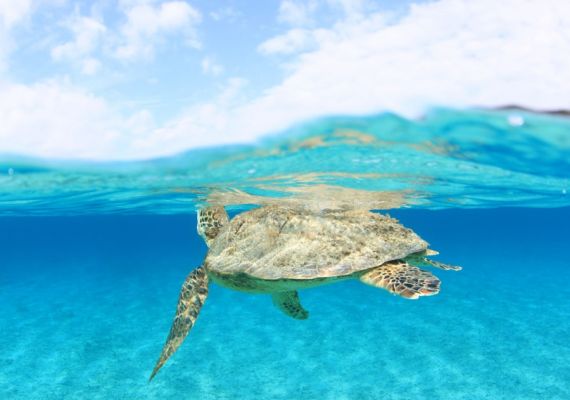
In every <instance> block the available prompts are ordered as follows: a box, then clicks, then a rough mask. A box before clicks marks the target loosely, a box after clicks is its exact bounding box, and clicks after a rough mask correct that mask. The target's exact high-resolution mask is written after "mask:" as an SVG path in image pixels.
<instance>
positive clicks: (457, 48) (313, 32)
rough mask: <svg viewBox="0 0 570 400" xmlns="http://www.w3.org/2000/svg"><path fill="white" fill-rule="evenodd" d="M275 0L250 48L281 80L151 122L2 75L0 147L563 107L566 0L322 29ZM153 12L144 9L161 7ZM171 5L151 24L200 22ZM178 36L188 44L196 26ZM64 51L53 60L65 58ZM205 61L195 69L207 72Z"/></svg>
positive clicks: (227, 92) (217, 139) (181, 139)
mask: <svg viewBox="0 0 570 400" xmlns="http://www.w3.org/2000/svg"><path fill="white" fill-rule="evenodd" d="M285 3H286V5H285V6H283V5H282V7H281V14H280V15H279V18H280V19H281V20H282V21H286V22H287V23H289V24H292V25H291V26H290V27H288V28H286V30H285V31H284V32H283V34H282V35H280V36H277V37H273V38H268V39H267V41H265V42H264V43H261V44H260V47H259V50H260V51H262V52H264V53H265V54H267V56H268V57H276V56H277V57H285V58H284V59H283V62H284V63H286V64H287V68H288V69H287V76H286V77H285V79H284V80H283V81H282V82H281V83H280V84H277V85H275V86H273V87H269V88H267V89H266V90H265V91H264V92H263V93H261V94H258V95H257V96H253V97H251V96H250V97H246V96H245V94H244V92H243V90H242V89H243V88H244V87H246V82H245V81H244V80H243V79H236V78H233V79H232V78H230V79H228V80H227V81H226V83H225V85H224V87H222V88H220V91H219V92H218V93H217V94H215V95H214V96H213V97H212V98H211V99H209V100H208V101H204V102H201V103H199V104H191V105H188V107H186V108H185V109H184V110H183V111H181V112H180V114H179V116H178V117H177V118H174V119H173V120H171V121H169V122H167V123H166V124H164V125H162V126H156V125H155V123H154V121H153V117H152V115H151V113H150V112H149V111H147V110H144V109H141V110H138V111H136V112H134V113H133V114H132V115H122V114H120V113H118V112H117V111H115V110H114V108H113V106H112V105H111V104H110V103H109V102H107V101H106V100H105V99H104V98H99V97H96V96H94V95H92V94H90V93H88V92H86V91H84V90H81V89H80V88H77V87H74V86H73V85H71V84H69V83H68V82H65V81H64V80H63V81H62V80H55V81H49V82H43V83H40V84H35V85H19V84H14V83H9V82H4V83H0V121H2V123H1V126H0V152H12V153H23V154H29V155H35V156H40V157H58V158H90V159H132V158H147V157H153V156H162V155H167V154H172V153H175V152H179V151H183V150H186V149H188V148H192V147H200V146H209V145H217V144H222V143H237V142H245V141H251V140H254V139H255V138H257V137H259V136H260V135H262V134H265V133H269V132H275V131H278V130H281V129H284V128H286V127H287V126H289V125H291V124H293V123H296V122H299V121H303V120H307V119H310V118H315V117H319V116H323V115H330V114H338V113H342V114H365V113H374V112H379V111H393V112H396V113H400V114H403V115H406V116H415V115H419V114H421V113H422V112H423V111H425V110H426V109H427V108H429V107H432V106H452V107H463V106H498V105H504V104H513V103H516V104H521V105H524V106H527V107H532V108H538V109H560V108H570V96H569V95H568V93H570V3H569V2H568V1H566V0H551V1H538V0H504V1H502V2H496V1H491V0H479V1H476V2H474V1H469V0H440V1H437V2H431V3H425V4H420V5H414V6H412V7H411V8H410V9H409V11H408V13H407V14H406V15H404V16H402V17H400V18H398V19H396V20H394V19H393V18H392V17H391V16H388V15H386V14H383V13H380V12H376V13H359V12H357V11H355V8H354V7H353V8H351V11H350V15H348V14H347V16H346V18H344V19H342V20H340V21H337V23H335V24H334V25H333V26H332V27H318V26H311V19H310V11H311V10H312V9H311V8H295V4H294V2H291V1H286V2H284V3H283V4H285ZM157 7H158V6H157ZM177 7H183V6H180V5H179V6H177ZM311 7H312V6H311ZM0 10H1V8H0ZM159 10H161V9H160V8H156V9H155V14H157V13H158V15H162V14H161V13H162V11H159ZM182 10H183V9H182V8H180V9H179V10H178V11H177V12H172V13H171V12H170V11H168V10H166V11H164V15H162V17H161V18H162V19H160V18H159V21H158V22H156V24H155V25H150V26H151V27H154V28H153V29H157V30H161V29H164V30H165V31H166V30H167V27H177V26H179V23H182V22H181V21H182V20H181V19H182V18H186V20H187V21H190V20H191V21H194V22H195V21H197V18H199V14H197V11H196V13H192V11H190V10H189V9H186V11H184V12H183V11H182ZM171 11H172V10H171ZM10 15H15V14H10ZM11 18H15V17H11ZM133 18H134V17H133ZM137 18H138V17H137ZM141 18H142V17H141ZM132 21H138V20H137V19H136V18H134V19H132ZM132 21H131V20H129V21H127V25H126V27H125V37H128V38H131V39H129V40H130V42H129V43H135V49H136V51H135V50H133V52H130V51H126V50H125V55H129V56H130V55H134V54H139V55H140V54H144V53H145V51H146V50H145V49H144V43H145V41H144V40H142V39H144V34H145V32H142V31H140V30H139V29H138V28H136V27H137V26H139V25H138V22H132ZM161 21H162V22H161ZM294 23H296V24H301V25H303V27H302V28H301V27H299V26H297V25H295V24H294ZM129 24H133V25H132V26H131V25H129ZM129 26H130V27H129ZM94 27H95V28H94V29H95V30H94V32H100V28H98V27H97V26H94ZM291 30H296V32H302V34H297V35H295V34H292V33H291ZM128 32H131V33H128ZM141 35H142V36H141ZM188 35H189V36H188V37H189V40H192V38H193V37H195V32H194V31H189V32H188ZM133 38H142V39H141V40H142V41H141V42H140V43H139V42H138V39H136V40H135V39H133ZM137 43H138V44H137ZM139 44H140V46H143V47H138V46H139ZM76 45H78V44H77V43H76V42H70V43H69V46H76ZM64 46H67V44H66V45H64ZM279 46H282V49H281V50H280V48H279ZM66 48H67V47H63V48H62V50H61V51H60V53H61V54H60V55H59V56H55V57H65V56H66V50H65V49H66ZM283 49H285V50H286V51H284V50H283ZM54 51H55V50H54ZM285 53H286V54H288V55H287V56H283V54H285ZM212 65H213V64H210V65H207V63H206V65H205V66H203V68H204V69H205V71H206V70H210V72H214V70H213V69H212V68H213V67H212Z"/></svg>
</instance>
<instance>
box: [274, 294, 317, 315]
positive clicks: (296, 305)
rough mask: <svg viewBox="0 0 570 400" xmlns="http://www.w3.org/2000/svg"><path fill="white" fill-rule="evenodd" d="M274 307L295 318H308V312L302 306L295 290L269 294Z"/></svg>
mask: <svg viewBox="0 0 570 400" xmlns="http://www.w3.org/2000/svg"><path fill="white" fill-rule="evenodd" d="M271 297H272V299H273V304H275V307H277V308H278V309H280V310H281V311H283V312H284V313H285V314H286V315H288V316H290V317H291V318H295V319H307V318H309V312H308V311H307V310H305V309H304V308H303V306H302V305H301V302H300V301H299V293H297V291H296V290H290V291H287V292H278V293H273V294H272V295H271Z"/></svg>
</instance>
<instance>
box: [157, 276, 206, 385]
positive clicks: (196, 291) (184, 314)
mask: <svg viewBox="0 0 570 400" xmlns="http://www.w3.org/2000/svg"><path fill="white" fill-rule="evenodd" d="M207 296H208V274H207V273H206V269H205V268H204V267H200V268H197V269H195V270H194V271H192V272H191V273H190V274H189V275H188V277H187V278H186V280H185V281H184V284H183V285H182V290H181V291H180V297H179V298H178V305H177V307H176V315H175V317H174V321H173V322H172V327H171V328H170V333H169V334H168V338H167V339H166V343H165V344H164V347H163V348H162V353H161V354H160V358H159V359H158V361H157V362H156V366H155V367H154V370H153V371H152V374H151V375H150V379H149V380H152V378H154V376H155V375H156V373H157V372H158V370H159V369H160V368H161V367H162V366H163V365H164V363H165V362H166V360H168V358H169V357H170V356H171V355H173V354H174V352H175V351H176V350H177V349H178V347H180V345H181V344H182V342H183V341H184V339H185V338H186V335H188V332H190V329H192V326H194V323H195V322H196V318H198V313H199V312H200V309H201V308H202V305H203V304H204V302H205V301H206V297H207Z"/></svg>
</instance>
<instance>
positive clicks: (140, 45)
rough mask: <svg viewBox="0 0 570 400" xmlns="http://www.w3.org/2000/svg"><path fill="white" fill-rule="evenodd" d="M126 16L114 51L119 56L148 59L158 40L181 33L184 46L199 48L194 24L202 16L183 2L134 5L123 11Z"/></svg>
mask: <svg viewBox="0 0 570 400" xmlns="http://www.w3.org/2000/svg"><path fill="white" fill-rule="evenodd" d="M126 17H127V21H126V22H125V24H124V25H123V26H122V28H121V36H122V38H121V44H120V45H119V47H118V48H117V50H116V56H117V57H118V58H120V59H125V60H130V59H136V58H151V57H152V56H153V55H154V50H155V46H156V44H157V42H159V41H160V40H161V39H162V38H163V37H164V36H166V35H176V34H181V35H183V37H184V40H185V44H186V45H188V46H190V47H195V48H199V47H200V41H199V40H198V34H197V32H196V26H197V25H198V24H199V23H200V22H201V20H202V15H201V13H200V12H199V11H198V10H197V9H195V8H194V7H192V6H190V5H189V4H188V3H186V2H184V1H169V2H165V3H162V4H160V5H156V6H153V5H151V4H146V3H142V4H136V5H134V6H132V7H130V8H128V9H127V10H126Z"/></svg>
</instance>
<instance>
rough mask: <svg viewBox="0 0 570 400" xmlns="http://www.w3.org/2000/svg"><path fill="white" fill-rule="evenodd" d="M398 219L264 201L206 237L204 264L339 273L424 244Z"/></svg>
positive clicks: (280, 273) (268, 272)
mask: <svg viewBox="0 0 570 400" xmlns="http://www.w3.org/2000/svg"><path fill="white" fill-rule="evenodd" d="M427 246H428V244H427V242H425V241H424V240H423V239H421V238H420V237H419V236H418V235H417V234H415V233H414V232H413V231H412V230H410V229H407V228H405V227H404V226H402V225H401V224H400V223H399V222H398V220H396V219H394V218H390V217H388V216H385V215H381V214H377V213H373V212H370V211H360V210H350V211H337V210H335V211H332V210H325V211H319V212H315V211H310V210H303V209H292V208H285V207H279V206H267V207H261V208H257V209H254V210H251V211H247V212H244V213H241V214H239V215H237V216H236V217H234V218H233V219H232V220H231V221H230V223H228V224H227V225H225V226H224V227H223V228H222V230H221V231H220V233H219V234H218V236H217V237H216V238H215V239H214V241H213V242H212V243H211V246H210V249H209V252H208V255H207V256H206V260H205V266H206V268H207V269H208V270H210V271H212V272H215V273H217V274H222V275H226V274H230V275H231V274H239V273H245V274H247V275H249V276H252V277H254V278H258V279H264V280H277V279H297V280H306V279H320V278H331V277H342V276H346V275H351V274H353V273H355V272H358V271H363V270H366V269H370V268H373V267H376V266H379V265H381V264H384V263H385V262H387V261H391V260H397V259H401V258H403V257H405V256H407V255H409V254H411V253H416V252H419V251H423V250H425V249H427Z"/></svg>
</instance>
